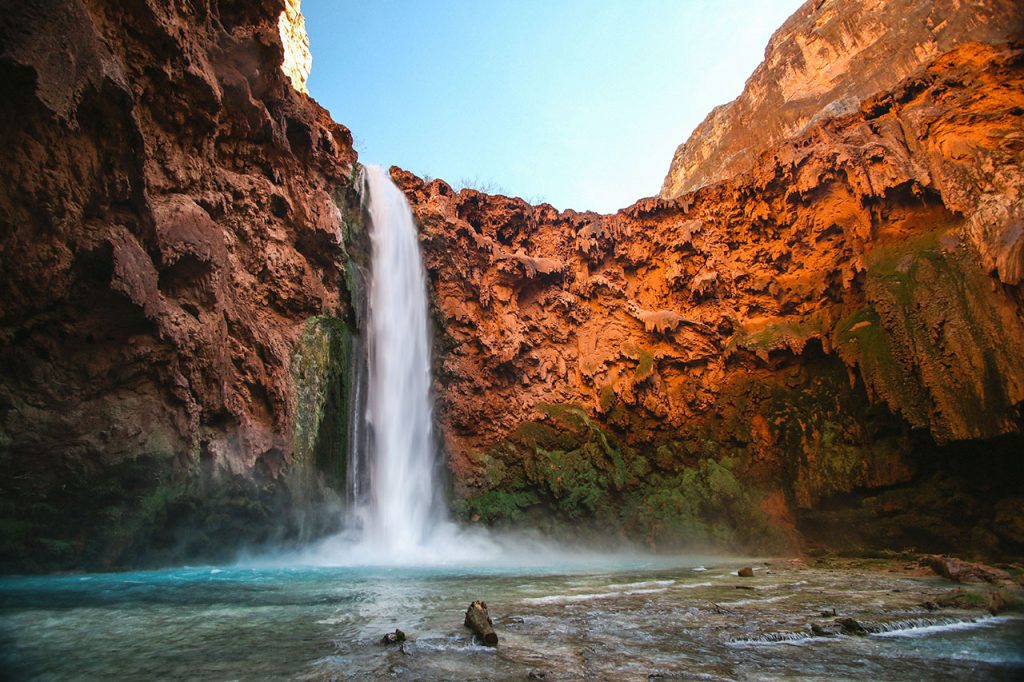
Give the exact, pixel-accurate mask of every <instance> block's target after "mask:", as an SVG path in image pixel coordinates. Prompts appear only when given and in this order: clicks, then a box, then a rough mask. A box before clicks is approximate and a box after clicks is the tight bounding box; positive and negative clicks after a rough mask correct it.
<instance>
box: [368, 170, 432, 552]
mask: <svg viewBox="0 0 1024 682" xmlns="http://www.w3.org/2000/svg"><path fill="white" fill-rule="evenodd" d="M365 178H366V188H367V190H368V194H369V199H368V210H369V214H370V221H371V224H372V231H371V242H372V267H371V270H372V272H371V278H370V291H369V301H370V310H369V327H370V330H369V386H368V393H367V423H368V426H369V428H370V431H371V433H370V441H371V444H372V449H373V456H372V457H371V458H370V472H369V474H370V476H369V480H370V490H369V496H368V497H369V499H368V501H367V507H366V509H365V510H364V513H363V524H364V525H363V534H364V535H363V542H364V544H369V545H372V546H375V547H377V548H378V549H379V550H381V551H382V552H384V553H386V554H389V555H392V556H403V555H410V554H415V553H416V552H417V550H418V548H420V547H421V546H422V545H423V544H424V543H425V542H426V541H427V539H428V537H429V535H430V533H431V531H432V530H433V529H434V528H435V527H436V526H437V525H438V524H439V523H441V522H442V521H443V515H444V514H443V511H442V509H441V508H440V505H438V504H436V502H435V500H436V495H435V490H436V485H435V466H434V462H435V457H434V437H433V433H432V426H431V422H432V410H431V398H430V341H429V336H428V333H429V329H428V324H427V291H426V274H425V271H424V269H423V261H422V259H421V257H420V245H419V240H418V238H417V236H416V226H415V224H414V223H413V218H412V211H411V210H410V209H409V203H408V202H407V201H406V199H405V195H404V194H402V192H401V190H399V189H398V187H396V186H395V184H394V183H393V182H391V178H390V177H389V175H388V172H387V171H386V170H385V169H384V168H381V167H379V166H367V167H366V172H365Z"/></svg>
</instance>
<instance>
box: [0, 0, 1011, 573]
mask: <svg viewBox="0 0 1024 682" xmlns="http://www.w3.org/2000/svg"><path fill="white" fill-rule="evenodd" d="M876 4H877V3H871V2H857V3H846V4H844V5H842V7H840V5H839V4H838V3H833V2H813V3H808V4H807V5H806V6H805V7H804V8H803V9H802V10H801V11H800V12H798V14H797V15H796V16H795V17H794V18H793V19H792V20H790V22H788V23H787V24H786V26H785V27H783V29H782V30H781V31H780V33H779V34H778V35H777V36H776V38H775V39H773V42H772V45H771V46H770V47H769V50H768V55H769V59H768V61H767V62H766V64H765V65H764V66H762V67H761V69H759V71H758V72H757V73H756V74H755V76H754V77H752V79H751V80H750V82H749V83H748V88H747V90H746V91H745V93H744V95H743V96H742V97H741V98H740V100H738V101H737V103H734V104H733V105H731V106H730V107H729V108H727V109H725V110H719V111H718V112H717V113H714V114H712V116H711V117H710V118H709V123H707V124H705V126H703V127H702V129H700V130H698V132H697V133H696V135H697V136H698V137H700V138H701V139H702V140H703V142H701V144H700V145H697V146H696V147H694V146H688V147H687V149H689V150H690V151H688V152H687V154H689V153H690V152H693V154H695V155H694V156H693V159H696V160H695V161H693V162H692V163H691V162H690V161H686V163H681V165H679V168H682V169H683V170H684V171H685V172H684V173H683V176H685V177H683V176H680V177H682V178H683V179H682V180H678V178H676V179H675V180H674V179H673V177H671V176H670V178H669V179H668V180H667V183H666V192H665V195H666V196H669V195H671V196H673V197H675V198H671V199H669V198H662V199H644V200H641V201H639V202H637V203H636V204H635V205H633V206H631V207H629V208H627V209H625V210H623V211H620V212H619V213H617V214H615V215H598V214H594V213H576V212H572V211H566V212H561V213H560V212H557V211H555V210H554V209H553V208H552V207H550V206H546V205H541V206H531V205H529V204H527V203H525V202H523V201H521V200H518V199H512V198H507V197H500V196H489V195H485V194H481V193H479V192H475V191H472V190H463V191H462V192H458V193H456V192H454V191H453V190H452V189H451V188H450V187H449V186H448V185H447V184H445V183H444V182H442V181H433V182H430V183H425V182H423V181H421V180H419V179H418V178H416V177H414V176H412V175H410V174H408V173H406V172H404V171H401V170H399V169H393V171H392V175H393V177H394V178H395V179H396V181H397V182H398V183H399V184H400V185H401V186H402V187H403V189H404V190H405V191H406V193H407V195H408V196H409V198H410V200H411V202H412V204H413V207H414V210H415V213H416V215H417V218H418V220H419V222H420V224H421V227H422V232H421V238H422V242H423V246H424V250H425V255H426V261H427V266H428V270H429V277H430V284H431V291H432V295H433V306H434V311H435V314H436V319H435V322H436V339H437V342H436V344H435V350H436V372H435V377H436V390H437V394H438V397H439V420H440V422H441V426H442V430H443V434H444V437H445V441H446V445H447V453H446V454H447V456H448V459H449V463H450V468H451V471H452V475H453V482H454V489H455V492H456V497H457V500H456V503H455V506H456V508H457V511H458V512H459V513H460V514H461V515H462V516H463V517H464V518H465V519H467V520H478V521H482V522H501V521H509V520H513V521H514V520H517V519H518V520H525V521H528V522H530V523H533V524H536V525H540V526H550V525H557V524H559V523H566V522H568V523H571V524H573V528H574V531H575V529H576V528H577V527H578V525H579V524H581V523H585V522H594V523H596V524H598V527H599V528H600V531H601V533H602V534H603V535H605V536H608V535H611V534H614V533H615V532H619V531H621V532H623V533H624V534H626V535H629V536H632V537H634V538H635V537H641V538H644V539H646V540H647V541H649V542H650V543H651V544H652V545H653V546H656V547H665V546H667V545H671V544H673V543H680V542H686V543H692V542H708V543H712V544H715V545H718V546H722V545H725V546H732V547H743V548H747V549H749V548H761V549H765V548H769V547H773V548H779V547H795V546H800V545H801V543H805V542H811V543H814V542H819V543H822V544H826V545H831V546H836V545H842V546H860V547H908V546H915V547H917V548H918V549H922V550H933V551H943V550H944V549H947V548H949V547H953V548H956V549H957V550H958V551H975V552H978V553H981V554H986V553H987V554H1006V553H1018V554H1020V553H1024V528H1022V524H1021V522H1020V519H1021V518H1022V510H1024V498H1022V497H1021V495H1020V486H1019V483H1020V481H1021V480H1022V478H1024V471H1022V468H1024V462H1022V459H1021V458H1020V456H1019V452H1020V449H1021V447H1022V438H1021V435H1020V432H1021V427H1022V422H1021V405H1022V403H1024V322H1022V306H1024V297H1022V294H1021V286H1022V278H1024V230H1022V228H1021V225H1022V224H1024V220H1022V216H1024V209H1022V201H1024V197H1022V186H1024V180H1022V178H1024V176H1022V173H1021V164H1020V160H1021V156H1022V151H1024V147H1022V137H1021V132H1020V131H1021V130H1022V128H1024V125H1022V122H1024V121H1022V118H1024V95H1022V92H1024V75H1022V64H1024V56H1022V51H1021V50H1022V48H1021V47H1020V45H1019V44H1014V43H995V42H993V36H1005V35H1008V33H1007V31H1010V30H1012V29H1013V22H1012V21H1009V22H1002V23H999V22H998V21H997V19H998V18H999V17H1005V16H1006V7H1008V6H1009V4H1008V3H1005V2H1000V1H998V0H995V1H993V2H990V3H970V4H968V3H959V4H958V3H947V2H938V1H936V2H928V3H914V4H913V6H912V7H911V6H910V3H887V4H886V8H887V9H886V11H889V9H891V8H896V9H894V10H893V11H894V12H896V11H897V10H898V9H899V7H904V9H905V12H904V14H902V15H900V16H905V17H907V18H908V21H909V20H910V19H913V21H916V22H918V23H921V21H923V22H924V26H925V27H926V30H924V32H921V31H919V30H917V29H914V30H909V31H908V32H907V36H909V37H910V39H909V43H908V45H914V46H916V47H914V48H913V49H910V48H908V49H904V48H903V47H897V45H898V41H897V42H894V40H895V38H893V36H892V35H888V34H886V33H885V31H883V30H882V29H881V28H880V27H884V26H885V25H887V24H884V23H879V21H880V20H879V19H878V16H885V17H888V18H889V19H887V20H886V21H888V20H891V19H892V16H891V15H888V14H885V15H877V14H875V13H874V10H878V11H879V12H881V11H882V10H880V9H879V8H878V7H876ZM897 5H898V6H899V7H897ZM954 5H955V7H954ZM297 9H298V3H297V2H295V3H292V2H285V0H261V2H257V3H243V2H233V1H232V2H225V1H224V0H221V1H220V2H193V3H188V4H187V5H177V4H172V5H170V6H169V5H168V4H167V3H160V2H156V1H155V0H147V1H146V2H140V3H129V4H124V3H94V2H87V1H85V0H45V1H42V2H32V3H20V4H17V5H15V6H14V7H12V8H10V9H9V10H8V11H6V12H5V13H4V14H3V15H0V83H2V84H3V91H4V92H5V94H6V95H7V96H6V97H5V98H4V100H3V101H2V102H0V121H2V122H3V125H4V130H5V133H6V135H5V146H4V148H3V150H2V151H0V229H2V231H0V287H2V291H3V293H4V295H3V296H2V297H0V531H2V532H0V562H2V564H3V566H4V567H7V568H10V567H14V568H17V569H18V570H26V569H39V568H48V567H55V566H56V567H72V566H77V567H81V566H99V567H109V566H124V565H132V564H136V565H137V564H140V563H159V562H162V561H163V562H166V561H181V560H183V558H191V557H203V558H206V559H211V558H213V559H216V558H223V556H224V555H223V554H218V553H217V552H218V551H227V550H230V549H232V548H234V547H235V546H237V545H238V544H239V543H246V542H260V541H263V540H266V539H268V537H269V535H270V534H271V533H272V532H273V531H274V529H275V528H277V529H278V530H280V532H281V533H282V534H283V535H291V536H296V535H297V534H299V533H301V532H302V531H303V528H305V529H306V530H308V529H309V528H308V527H309V525H310V523H312V524H313V525H316V518H315V513H314V514H310V512H315V505H316V504H317V503H318V501H320V499H321V498H320V496H321V495H326V494H329V491H327V490H325V489H324V488H322V487H321V483H322V481H324V480H325V479H326V480H327V481H328V482H333V483H334V484H335V485H337V484H340V483H341V480H342V479H343V478H344V476H345V472H344V471H343V469H342V468H341V467H342V465H343V462H344V459H343V457H342V456H341V452H340V450H341V449H342V445H343V443H344V442H345V439H346V429H347V428H348V425H347V423H346V415H347V406H346V400H347V390H348V388H347V386H348V383H347V382H348V377H349V376H350V373H349V365H350V364H351V357H350V356H351V348H352V344H353V335H354V334H355V333H356V332H357V331H358V318H359V316H360V314H361V313H360V309H361V308H360V305H359V304H358V301H359V299H358V296H357V291H356V290H357V289H358V282H359V281H360V279H361V272H360V263H361V262H365V261H363V259H365V255H366V253H365V250H366V248H367V247H366V243H365V233H364V231H363V228H362V216H361V213H360V211H359V209H358V199H357V197H356V196H355V193H354V190H353V184H354V181H355V177H356V174H357V171H358V169H357V164H356V156H355V153H354V152H353V150H352V146H351V136H350V135H349V133H348V131H347V130H346V129H345V128H344V127H342V126H340V125H338V124H336V123H334V122H333V121H331V120H330V118H329V117H328V116H327V114H326V112H325V111H323V110H322V109H321V108H320V107H318V106H317V105H316V104H315V103H314V102H312V100H310V99H309V98H308V97H307V96H305V95H303V94H300V93H298V92H296V91H295V90H294V89H293V87H292V84H293V83H294V84H295V87H299V88H301V82H302V80H303V78H304V75H303V74H307V73H308V69H306V70H305V71H303V69H302V68H301V67H302V63H307V64H308V62H304V60H305V58H304V57H302V54H303V53H302V50H301V49H299V50H298V52H297V53H296V54H298V55H299V56H300V59H299V60H298V61H299V64H298V71H296V72H294V73H292V72H291V71H289V74H288V76H286V75H285V73H283V72H282V69H281V67H282V64H284V65H285V68H286V69H289V68H290V67H289V65H288V62H287V58H286V56H285V55H286V49H285V47H284V46H282V28H285V29H287V30H285V31H284V36H285V42H286V43H288V42H292V39H295V41H297V42H296V44H297V45H300V46H301V44H302V37H301V34H302V31H300V30H299V29H298V26H299V24H300V23H301V22H300V21H299V19H301V15H297V14H296V12H297ZM293 10H294V11H293ZM869 10H872V11H869ZM954 10H955V11H954ZM289 12H292V13H291V14H289ZM897 13H898V12H897ZM940 15H941V16H940ZM1015 16H1016V15H1014V17H1015ZM282 17H283V19H282ZM929 17H931V18H932V19H933V21H932V22H931V23H930V24H929V23H928V21H927V19H928V18H929ZM282 22H283V23H282ZM911 23H913V22H911ZM997 24H998V25H997ZM899 25H900V26H902V24H899ZM978 38H983V39H985V41H983V42H976V41H974V40H971V39H978ZM880 54H884V55H885V56H886V59H887V61H885V62H884V64H885V67H884V69H882V70H880V69H879V68H875V67H874V66H872V67H871V68H870V69H869V68H868V65H869V64H876V61H875V60H877V59H878V55H880ZM826 57H827V58H828V59H827V61H828V64H826V65H825V66H824V67H823V66H822V63H820V60H821V59H823V58H826ZM293 71H294V70H293ZM883 71H884V72H883ZM296 79H298V80H297V81H296ZM773 81H777V82H778V83H780V86H779V87H780V88H782V92H781V94H780V92H774V94H771V93H768V90H769V89H770V88H769V87H768V86H769V84H770V83H771V82H773ZM787 93H788V94H787ZM769 95H770V96H769ZM833 102H839V104H841V106H838V105H836V106H830V104H831V103H833ZM751 117H755V118H756V119H757V120H758V122H759V123H761V124H763V125H762V127H761V128H760V130H761V132H751V131H753V130H755V129H756V127H755V126H751V125H750V121H751V120H752V119H751ZM744 131H745V132H744ZM744 136H746V137H744ZM752 136H753V137H752ZM755 138H756V139H755ZM739 147H746V148H749V151H750V152H751V154H747V155H743V154H737V153H735V152H736V149H739ZM693 150H698V151H699V152H700V153H699V154H698V153H697V151H693ZM701 150H702V151H701ZM755 152H756V154H755ZM712 156H714V159H715V160H716V163H717V162H718V161H723V162H724V165H723V168H724V169H725V174H723V175H717V176H714V177H712V175H708V173H707V172H705V171H704V170H700V168H702V167H704V166H706V165H707V163H706V162H707V160H708V159H711V158H712ZM688 164H689V165H688ZM701 164H703V165H704V166H702V165H701ZM690 166H692V167H693V168H695V169H697V170H692V169H690ZM693 178H696V180H693ZM712 179H717V180H720V181H717V182H714V183H711V184H709V183H710V181H711V180H712ZM677 180H678V183H677ZM694 182H695V183H696V184H692V183H694ZM687 183H691V184H687ZM690 187H700V189H698V190H696V191H689V192H683V191H682V190H683V189H685V188H690ZM681 192H682V193H681ZM677 194H678V195H679V196H676V195H677ZM357 345H358V344H357ZM302 521H304V523H301V522H302ZM321 528H322V527H321Z"/></svg>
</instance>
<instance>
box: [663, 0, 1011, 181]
mask: <svg viewBox="0 0 1024 682" xmlns="http://www.w3.org/2000/svg"><path fill="white" fill-rule="evenodd" d="M1022 38H1024V13H1022V12H1021V7H1020V3H1019V2H1016V0H986V1H985V2H963V1H962V0H818V1H816V2H815V1H811V2H806V3H804V5H803V6H802V7H800V9H798V10H797V11H796V12H795V13H794V14H793V16H791V17H790V18H789V19H788V20H787V21H786V23H785V24H783V25H782V27H781V28H779V30H778V31H776V32H775V34H774V35H773V36H772V38H771V40H770V41H769V43H768V47H767V48H765V53H764V61H763V62H762V63H761V65H760V66H758V67H757V69H756V70H755V71H754V73H753V74H752V75H751V76H750V78H749V80H747V84H746V87H745V88H744V89H743V93H742V94H741V95H740V96H739V97H737V98H736V99H735V100H733V101H732V102H729V103H728V104H724V105H722V106H719V107H716V108H715V109H714V110H712V111H711V113H709V114H708V116H707V118H706V119H704V122H703V123H701V124H700V125H699V126H697V129H696V130H694V131H693V133H692V134H691V135H690V138H689V139H688V140H687V141H686V142H685V143H683V144H681V145H680V146H679V148H678V149H677V150H676V153H675V156H674V157H673V159H672V164H671V167H670V168H669V171H668V175H667V176H666V177H665V183H664V185H663V186H662V188H661V195H660V196H661V197H662V198H666V199H670V198H672V197H677V196H679V195H681V194H683V193H685V192H691V191H693V190H695V189H698V188H700V187H703V186H705V185H709V184H713V183H715V182H718V181H720V180H727V179H729V178H732V177H734V176H735V175H737V174H739V173H742V172H744V171H747V170H749V169H750V168H752V167H753V166H754V164H755V162H756V160H757V157H758V155H759V154H761V153H762V152H764V151H766V150H768V149H771V148H772V147H775V146H776V145H778V144H780V143H782V142H783V141H785V140H786V139H787V138H790V137H792V136H794V135H797V134H800V133H802V132H804V131H806V130H808V129H809V128H810V127H811V126H813V125H814V124H815V123H817V122H818V121H821V120H824V119H828V118H832V117H834V116H841V115H843V114H845V113H850V112H853V111H856V110H857V109H859V108H860V106H861V103H862V102H863V100H864V99H865V98H868V97H871V96H873V95H874V94H876V93H878V92H883V91H886V90H890V89H892V88H893V87H895V86H896V84H897V83H899V82H900V81H901V80H903V79H904V78H906V77H907V76H909V75H911V74H912V73H914V72H916V71H917V70H918V69H920V68H922V67H924V66H926V65H927V64H928V63H930V62H931V61H932V60H933V59H935V58H936V57H938V56H939V55H940V54H942V53H944V52H947V51H949V50H951V49H953V48H954V47H955V46H957V45H959V44H960V43H963V42H968V41H976V42H984V43H999V42H1006V41H1008V40H1020V39H1022Z"/></svg>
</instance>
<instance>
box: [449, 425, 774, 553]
mask: <svg viewBox="0 0 1024 682" xmlns="http://www.w3.org/2000/svg"><path fill="white" fill-rule="evenodd" d="M539 409H540V410H541V411H542V412H543V413H544V414H545V417H546V419H545V420H544V421H543V422H526V423H524V424H521V425H520V426H519V428H517V429H516V431H515V432H514V433H513V434H512V435H511V436H510V437H509V438H508V439H507V440H505V441H503V442H502V443H499V444H498V445H496V446H495V447H493V448H490V449H489V450H487V451H486V452H476V453H474V454H473V455H472V459H473V461H474V464H475V465H476V466H477V467H478V471H479V472H480V475H479V477H478V478H477V481H478V483H479V486H478V488H479V489H480V491H481V492H480V493H479V494H477V495H474V496H471V497H469V498H468V499H465V500H460V501H459V502H457V503H456V504H455V505H454V507H455V511H456V513H457V514H458V515H459V516H461V517H462V518H464V519H467V520H469V519H472V520H479V521H483V522H485V523H488V524H506V523H517V522H519V523H525V522H531V523H535V524H538V523H540V524H547V525H550V524H551V520H552V518H554V519H555V520H556V521H560V522H561V523H566V524H578V523H579V522H581V521H590V520H593V521H596V522H597V523H598V524H599V525H600V526H601V527H602V528H606V529H624V530H626V531H627V532H629V533H631V534H634V535H639V536H640V537H645V538H647V539H648V541H649V542H650V543H651V544H652V545H656V546H668V545H673V544H676V545H682V544H716V545H720V546H725V547H732V548H737V549H738V548H740V547H744V546H749V543H755V544H757V545H758V546H761V547H765V546H769V547H777V546H778V545H779V537H778V535H777V534H776V533H775V532H774V531H773V530H772V529H771V528H770V526H769V524H768V522H767V519H766V517H765V515H764V513H763V512H762V511H761V509H760V506H759V505H760V501H761V499H762V498H763V495H762V494H761V492H760V491H759V490H757V489H755V488H750V487H748V486H744V485H743V484H741V483H740V480H741V478H742V477H740V476H737V471H738V470H739V468H740V465H739V460H738V459H736V458H732V457H724V458H722V459H720V460H719V459H716V448H714V444H713V443H712V442H710V441H708V442H706V443H704V444H698V445H697V446H696V449H697V450H701V449H702V448H703V449H704V451H705V454H708V457H707V458H705V459H702V460H694V461H693V463H692V464H682V463H681V462H680V458H681V457H683V456H685V454H684V453H685V452H686V450H687V448H686V447H685V446H683V445H681V444H678V443H677V444H675V445H677V446H678V447H679V450H680V454H677V453H676V452H675V448H674V447H673V446H672V445H668V444H662V445H660V446H652V452H651V453H649V454H646V455H645V454H642V453H640V452H638V451H637V450H636V449H634V448H631V447H628V446H624V445H622V444H621V443H620V442H619V441H618V439H616V438H615V437H614V436H613V435H612V434H611V433H610V432H609V431H607V430H606V429H605V428H602V426H601V425H599V424H598V423H597V422H595V421H594V420H593V419H591V418H590V417H589V416H588V415H587V414H586V412H584V411H583V410H582V409H581V408H580V407H578V406H575V405H541V406H539ZM652 459H655V460H656V461H658V462H660V465H659V466H665V467H672V468H673V472H672V473H663V472H658V471H655V470H653V469H652V467H651V464H650V462H651V460H652Z"/></svg>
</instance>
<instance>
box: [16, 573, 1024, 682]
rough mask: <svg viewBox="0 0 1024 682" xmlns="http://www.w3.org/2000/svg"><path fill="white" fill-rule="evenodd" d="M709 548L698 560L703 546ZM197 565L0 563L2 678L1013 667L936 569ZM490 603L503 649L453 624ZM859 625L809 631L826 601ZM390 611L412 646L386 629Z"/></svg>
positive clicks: (988, 620)
mask: <svg viewBox="0 0 1024 682" xmlns="http://www.w3.org/2000/svg"><path fill="white" fill-rule="evenodd" d="M700 564H703V565H700ZM736 567H737V564H736V563H735V562H730V563H728V564H726V563H721V564H719V565H715V564H714V563H713V561H712V560H706V561H697V560H694V559H677V560H670V559H664V560H658V561H653V560H652V561H646V560H645V561H630V560H628V559H623V560H615V561H609V562H605V563H604V564H603V565H600V566H598V567H597V568H586V567H582V566H571V565H563V566H547V567H544V566H536V567H531V568H527V569H506V570H502V569H496V568H478V569H473V570H465V571H460V570H457V569H452V568H450V567H447V568H446V567H439V568H420V569H414V568H384V567H382V568H372V567H347V568H329V567H304V568H281V567H267V566H263V567H259V566H252V567H243V566H234V567H194V568H181V569H175V570H166V571H153V572H136V573H118V574H96V575H68V576H48V577H8V578H3V579H0V644H2V654H0V656H2V658H0V672H2V673H3V677H5V678H6V679H16V680H20V679H41V680H71V679H74V680H78V679H87V680H88V679H119V680H143V679H145V680H154V679H192V680H254V679H299V680H329V679H385V678H386V679H410V680H413V679H414V680H420V679H495V680H499V679H525V678H526V676H527V675H528V674H530V673H531V672H533V673H534V674H535V675H541V674H543V675H544V676H545V679H549V680H553V679H641V680H647V679H776V678H783V677H789V678H800V679H826V678H827V679H831V680H834V679H865V678H873V679H875V680H887V679H893V680H899V679H967V678H971V679H1021V678H1024V620H1022V619H1020V618H1017V617H1000V618H992V617H988V616H986V615H984V614H982V613H981V612H976V611H975V612H962V611H945V610H944V611H939V612H934V613H932V612H928V611H926V610H925V609H924V608H923V607H922V606H920V604H921V603H922V602H923V601H924V600H926V599H928V598H932V597H934V596H935V595H938V594H941V593H942V592H944V591H948V590H949V589H950V585H949V584H948V583H944V582H943V581H941V580H938V579H933V578H923V577H916V576H907V575H892V574H887V573H882V572H867V573H862V572H855V571H843V570H827V569H816V568H807V567H804V566H802V565H799V564H792V563H787V562H772V563H771V564H770V565H767V566H764V565H759V566H758V570H757V571H756V574H755V577H754V578H749V579H741V578H738V577H737V576H735V575H734V573H733V571H734V570H735V568H736ZM473 599H484V600H486V601H487V602H488V604H489V606H490V612H491V616H492V618H493V619H494V622H495V626H496V630H497V631H498V634H499V636H500V638H501V641H500V643H499V646H498V648H497V649H496V650H495V649H488V648H484V647H480V646H477V645H476V644H474V643H473V642H472V639H471V637H470V635H469V633H468V632H467V631H465V629H464V628H463V627H462V619H463V613H464V611H465V608H466V606H467V604H468V603H469V602H470V601H472V600H473ZM833 608H834V609H836V611H837V614H838V615H840V616H842V615H847V616H852V617H855V618H857V619H858V621H860V622H861V623H862V624H863V625H865V627H867V628H868V629H869V630H870V631H872V632H873V634H871V635H869V636H867V637H852V636H838V637H829V638H823V637H813V636H811V633H810V629H809V628H810V623H811V622H819V623H829V622H831V621H832V620H834V619H833V618H831V616H830V617H823V616H822V615H821V613H822V612H824V611H829V613H830V610H831V609H833ZM396 627H400V628H401V629H402V630H404V631H405V632H406V633H408V635H409V637H410V640H409V641H408V642H407V643H406V644H405V645H404V646H403V647H400V648H399V647H384V646H382V645H381V644H379V640H380V638H381V636H382V635H383V634H384V633H385V632H389V631H393V630H394V629H395V628H396Z"/></svg>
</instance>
